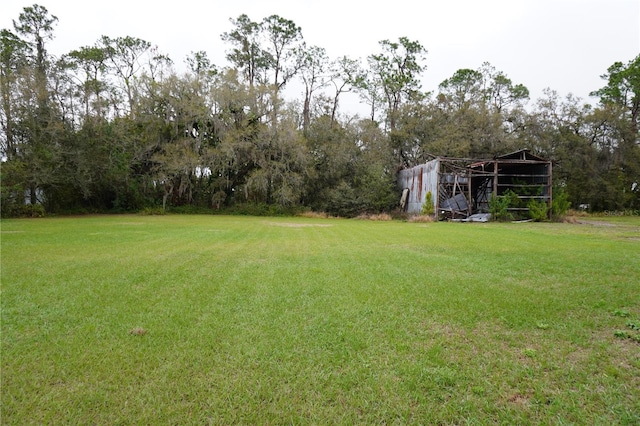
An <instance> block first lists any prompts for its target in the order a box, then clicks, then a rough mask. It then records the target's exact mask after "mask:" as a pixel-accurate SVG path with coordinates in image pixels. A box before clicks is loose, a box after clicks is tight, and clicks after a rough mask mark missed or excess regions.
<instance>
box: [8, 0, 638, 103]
mask: <svg viewBox="0 0 640 426" xmlns="http://www.w3.org/2000/svg"><path fill="white" fill-rule="evenodd" d="M33 3H38V4H40V5H42V6H44V7H46V8H47V9H48V11H49V13H50V14H53V15H55V16H57V17H58V19H59V21H58V24H57V26H56V28H55V30H54V35H55V39H54V40H52V41H50V42H49V44H48V51H49V52H50V53H52V54H54V55H60V54H63V53H67V52H69V51H71V50H73V49H77V48H79V47H82V46H89V45H93V44H94V43H95V42H96V41H97V40H98V38H99V37H100V36H102V35H107V36H110V37H119V36H133V37H138V38H141V39H144V40H146V41H149V42H150V43H152V44H153V45H157V46H158V48H159V51H160V52H162V53H166V54H168V55H169V57H171V59H172V60H173V61H174V63H175V64H176V66H178V67H179V66H182V65H183V64H184V58H185V57H186V56H187V55H188V54H189V53H190V52H192V51H199V50H204V51H206V52H207V53H208V55H209V58H210V59H211V61H212V62H213V63H214V64H216V65H218V66H225V65H228V64H227V62H226V60H225V58H224V56H225V49H228V48H229V46H228V45H227V44H225V43H223V42H222V40H221V39H220V35H221V34H222V33H223V32H226V31H229V30H231V29H232V25H231V23H230V22H229V18H237V17H238V16H239V15H241V14H243V13H245V14H247V15H248V16H249V18H250V19H251V20H253V21H260V20H262V18H264V17H265V16H269V15H273V14H276V15H279V16H281V17H283V18H286V19H290V20H292V21H294V22H295V23H296V24H297V25H298V26H300V27H301V28H302V34H303V36H304V38H305V40H306V42H307V44H309V45H317V46H320V47H323V48H325V49H326V51H327V54H328V55H329V57H330V58H337V57H339V56H342V55H347V56H350V57H352V58H354V59H355V58H361V59H364V58H366V57H367V56H368V55H370V54H373V53H378V52H379V51H380V49H379V45H378V42H379V41H380V40H384V39H389V40H391V41H397V40H398V38H399V37H402V36H406V37H408V38H409V39H411V40H415V41H419V42H420V43H421V44H422V45H423V46H424V47H425V48H426V49H427V50H428V54H427V59H426V65H427V70H426V72H425V73H424V75H423V77H422V81H423V89H424V90H428V91H436V90H437V88H438V85H439V84H440V83H441V82H442V81H443V80H445V79H447V78H449V77H451V76H452V75H453V73H455V71H456V70H458V69H461V68H471V69H477V68H479V67H480V65H481V64H482V63H483V62H485V61H488V62H490V63H491V64H492V65H493V66H494V67H495V68H496V69H497V70H499V71H502V72H504V73H505V74H506V75H507V76H508V77H509V78H511V79H512V81H513V82H514V83H515V84H517V83H522V84H524V85H525V86H527V87H528V88H529V90H530V92H531V99H532V102H533V101H535V100H536V99H538V98H539V97H541V96H542V90H543V89H544V88H551V89H553V90H556V91H558V92H559V93H560V94H561V95H562V96H564V95H567V94H568V93H572V94H573V95H575V96H577V97H580V98H582V99H583V101H584V102H586V103H592V104H594V103H597V99H593V98H589V97H588V94H589V92H590V91H593V90H597V89H599V88H600V87H602V86H603V85H604V84H605V82H604V80H602V79H601V78H600V75H602V74H604V73H605V72H606V70H607V68H608V67H609V66H610V65H611V64H613V63H614V62H616V61H621V62H623V63H627V62H629V61H630V60H632V59H633V58H635V57H636V56H637V55H638V54H639V53H640V1H639V0H435V1H434V0H423V1H409V0H394V1H386V2H375V1H372V0H368V1H361V0H342V1H337V0H324V1H318V0H242V1H237V0H213V1H211V0H210V1H197V0H180V1H177V2H163V1H158V0H154V1H149V0H127V1H125V0H105V1H100V0H97V1H86V2H81V1H77V0H39V1H38V0H29V1H27V0H0V28H8V29H13V25H12V20H13V19H16V20H17V18H18V16H19V14H20V13H21V12H22V10H23V8H24V7H25V6H30V5H32V4H33ZM359 112H362V111H361V110H360V111H359ZM365 113H366V109H365Z"/></svg>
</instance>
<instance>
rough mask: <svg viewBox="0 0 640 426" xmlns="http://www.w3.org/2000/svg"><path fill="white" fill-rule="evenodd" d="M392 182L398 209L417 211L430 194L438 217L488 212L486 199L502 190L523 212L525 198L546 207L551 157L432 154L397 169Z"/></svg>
mask: <svg viewBox="0 0 640 426" xmlns="http://www.w3.org/2000/svg"><path fill="white" fill-rule="evenodd" d="M398 186H399V188H400V190H402V193H403V196H402V199H401V206H402V208H403V209H404V210H405V211H406V212H407V213H409V214H420V212H421V210H422V206H423V205H424V203H425V201H426V200H427V198H428V195H427V194H428V193H431V197H430V198H431V200H432V202H433V207H434V211H435V212H436V216H437V218H439V219H466V218H468V217H470V216H471V215H473V214H476V213H488V212H489V200H491V198H492V197H495V196H501V195H505V193H507V191H511V193H513V194H515V195H516V196H517V199H518V200H519V203H518V205H516V206H512V207H510V208H509V210H512V211H513V212H514V213H517V214H526V213H527V212H528V210H529V209H528V207H527V204H528V202H529V201H530V200H532V199H533V200H537V201H542V202H544V203H546V204H547V207H548V210H549V211H551V202H552V191H551V187H552V164H551V161H549V160H546V159H544V158H541V157H538V156H536V155H533V154H531V152H529V150H526V149H523V150H519V151H516V152H512V153H509V154H506V155H502V156H498V157H495V158H493V159H490V160H478V159H465V158H449V157H436V158H434V159H433V160H431V161H429V162H427V163H425V164H421V165H419V166H416V167H413V168H410V169H404V170H401V171H400V172H399V173H398Z"/></svg>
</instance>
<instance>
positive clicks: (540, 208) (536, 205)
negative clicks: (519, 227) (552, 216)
mask: <svg viewBox="0 0 640 426" xmlns="http://www.w3.org/2000/svg"><path fill="white" fill-rule="evenodd" d="M527 207H528V208H529V216H530V217H531V219H533V220H534V221H535V222H542V221H545V220H547V217H548V214H549V206H547V203H545V202H544V201H542V200H530V201H529V204H527Z"/></svg>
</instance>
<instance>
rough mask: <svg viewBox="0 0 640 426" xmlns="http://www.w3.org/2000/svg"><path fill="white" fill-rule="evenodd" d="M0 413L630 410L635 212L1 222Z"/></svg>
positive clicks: (85, 417) (472, 416) (326, 415)
mask: <svg viewBox="0 0 640 426" xmlns="http://www.w3.org/2000/svg"><path fill="white" fill-rule="evenodd" d="M1 231H2V246H1V248H2V252H1V256H2V259H1V267H2V299H1V308H2V313H1V315H2V316H1V325H2V351H1V356H2V359H1V367H2V371H1V373H2V377H1V379H2V395H1V405H2V407H1V413H0V414H1V416H2V418H1V422H2V424H6V425H12V424H20V425H24V424H224V425H228V424H318V425H324V424H391V423H395V424H584V425H594V424H603V425H604V424H606V425H610V424H636V425H637V424H640V330H639V329H640V218H637V217H636V218H615V220H611V221H609V220H607V219H602V218H598V219H597V220H596V219H594V220H592V221H591V222H590V223H588V224H585V223H582V224H556V223H543V224H536V223H520V224H510V223H509V224H493V223H492V224H460V223H406V222H399V221H393V222H371V221H361V220H339V219H324V220H323V219H305V218H252V217H225V216H96V217H82V218H47V219H37V220H2V222H1Z"/></svg>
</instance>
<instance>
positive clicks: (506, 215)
mask: <svg viewBox="0 0 640 426" xmlns="http://www.w3.org/2000/svg"><path fill="white" fill-rule="evenodd" d="M519 201H520V200H519V198H518V194H516V193H515V192H513V191H511V190H510V189H508V190H506V191H505V193H504V195H498V196H497V197H492V198H491V199H490V200H489V213H491V220H495V221H508V220H513V214H511V212H510V211H509V207H513V206H515V205H517V204H518V202H519Z"/></svg>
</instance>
